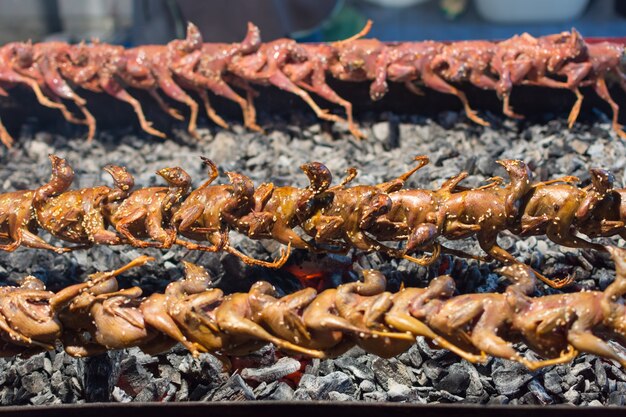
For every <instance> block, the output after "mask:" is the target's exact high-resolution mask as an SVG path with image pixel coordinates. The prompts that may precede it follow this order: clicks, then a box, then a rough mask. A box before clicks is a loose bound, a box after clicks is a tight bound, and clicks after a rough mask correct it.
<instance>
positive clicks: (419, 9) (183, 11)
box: [0, 0, 626, 46]
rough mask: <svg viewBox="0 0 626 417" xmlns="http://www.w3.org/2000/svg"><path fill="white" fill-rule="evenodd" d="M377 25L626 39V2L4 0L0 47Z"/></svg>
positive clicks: (407, 30) (386, 35)
mask: <svg viewBox="0 0 626 417" xmlns="http://www.w3.org/2000/svg"><path fill="white" fill-rule="evenodd" d="M367 19H372V20H373V21H374V27H373V29H372V31H371V32H370V35H369V36H371V37H377V38H379V39H381V40H385V41H403V40H422V39H434V40H456V39H502V38H507V37H510V36H512V35H513V34H518V33H521V32H525V31H527V32H530V33H532V34H533V35H543V34H548V33H554V32H558V31H562V30H569V29H570V28H572V27H576V28H577V29H578V30H579V31H580V32H581V33H582V34H583V35H584V36H587V37H591V36H594V37H626V1H624V0H254V1H250V0H211V1H199V0H132V1H129V0H0V42H2V43H5V42H10V41H14V40H26V39H32V40H33V41H41V40H52V39H55V40H65V41H71V42H77V41H80V40H82V39H91V38H99V39H101V40H103V41H106V42H111V43H118V44H123V45H126V46H130V45H136V44H146V43H165V42H168V41H170V40H171V39H173V38H176V37H183V36H184V29H185V24H186V22H187V21H192V22H194V23H195V24H196V25H198V26H199V27H200V29H201V30H202V33H203V34H204V39H205V41H206V42H231V41H237V40H240V39H241V38H242V37H243V36H244V33H245V30H246V25H245V24H246V22H247V21H253V22H254V23H256V24H257V25H258V26H259V27H260V28H261V33H262V35H263V38H264V40H272V39H275V38H278V37H292V38H294V39H297V40H300V41H329V40H337V39H342V38H345V37H347V36H350V35H352V34H354V33H355V32H358V30H359V29H360V28H361V27H363V24H364V23H365V21H366V20H367Z"/></svg>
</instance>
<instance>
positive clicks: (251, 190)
mask: <svg viewBox="0 0 626 417" xmlns="http://www.w3.org/2000/svg"><path fill="white" fill-rule="evenodd" d="M415 159H416V165H415V166H414V167H413V168H411V169H410V170H409V171H407V172H406V173H404V174H402V175H400V176H398V177H397V178H394V179H392V180H390V181H387V182H384V183H381V184H375V185H351V182H352V181H354V178H355V177H356V175H357V173H356V169H354V168H351V169H349V170H348V172H347V176H346V178H344V179H343V180H342V181H341V182H340V183H339V184H336V185H332V175H331V173H330V171H329V170H328V169H327V168H326V167H325V166H324V165H323V164H321V163H319V162H312V163H307V164H304V165H302V170H303V171H304V172H305V174H306V175H307V177H308V179H309V181H310V183H309V185H308V186H306V187H303V188H299V187H293V186H282V187H277V186H275V185H273V184H272V183H264V184H261V185H259V186H258V187H255V185H254V183H253V182H252V181H251V180H250V179H249V178H248V177H246V176H245V175H243V174H240V173H234V172H227V173H226V174H227V176H228V178H229V180H230V183H228V184H215V183H214V181H215V180H216V178H217V177H218V170H217V167H216V166H215V164H214V163H213V162H211V161H210V160H206V159H205V160H204V163H205V164H206V165H207V166H208V167H209V179H208V180H207V181H206V182H204V183H203V184H202V185H200V186H199V187H198V188H196V189H194V190H192V191H190V188H191V178H190V177H189V175H188V174H187V173H186V172H185V171H184V170H183V169H182V168H180V167H174V168H164V169H161V170H159V171H158V172H157V174H158V175H160V176H161V177H163V178H164V179H165V180H166V181H167V183H168V185H167V186H161V187H159V186H157V187H147V188H139V189H133V186H134V180H133V176H132V175H131V174H130V173H129V172H128V171H127V170H126V169H124V168H123V167H120V166H115V165H109V166H107V167H105V170H106V171H107V172H108V173H110V174H111V176H112V177H113V181H114V186H113V187H109V186H96V187H91V188H83V189H74V190H73V189H71V185H72V181H73V179H74V171H73V169H72V168H71V166H70V165H69V163H68V162H67V161H66V160H65V159H63V158H60V157H58V156H55V155H51V156H50V161H51V163H52V176H51V178H50V180H49V181H48V182H47V183H45V184H43V185H42V186H40V187H39V188H37V189H36V190H23V191H13V192H9V193H4V194H0V238H3V239H4V243H2V244H1V245H0V249H1V250H6V251H12V250H15V249H17V248H18V247H20V246H26V247H30V248H39V249H48V250H53V251H56V252H58V253H62V252H66V251H69V250H73V249H81V248H85V247H88V246H90V245H93V244H104V245H118V244H129V245H132V246H134V247H137V248H147V247H154V248H161V249H167V248H169V247H171V246H172V245H174V244H176V245H182V246H184V247H186V248H188V249H190V250H202V251H209V252H217V251H226V252H228V253H231V254H233V255H235V256H237V257H239V258H240V259H241V260H242V261H244V262H246V263H248V264H251V265H260V266H266V267H274V268H277V267H281V266H282V265H284V263H285V261H286V260H287V258H288V256H289V253H290V248H291V247H294V248H298V249H305V250H310V251H316V252H322V253H328V252H338V253H345V252H347V251H348V250H350V249H353V248H354V249H357V250H360V251H379V252H382V253H386V254H388V255H390V256H394V257H400V258H405V259H408V260H411V261H413V262H416V263H418V264H420V265H428V264H430V263H432V262H433V261H434V260H435V259H436V258H437V256H438V255H439V254H440V253H441V252H447V253H451V254H456V255H462V256H468V257H473V258H479V259H483V258H482V257H477V256H472V255H468V254H465V253H463V252H459V251H456V250H453V249H451V248H447V247H446V246H444V244H443V243H442V242H441V240H442V239H444V238H445V239H452V240H454V239H467V238H471V237H476V239H477V241H478V243H479V245H480V246H481V248H482V249H483V250H484V251H485V252H486V253H487V254H488V255H489V256H491V257H492V258H494V259H496V260H498V261H501V262H503V263H504V264H506V265H515V264H519V261H518V260H516V259H515V257H513V256H512V255H511V254H510V253H509V252H507V251H506V250H505V249H503V248H502V247H500V246H499V245H498V243H497V237H498V235H499V234H501V233H502V232H504V231H510V232H512V233H515V234H517V235H519V236H522V237H524V236H533V235H546V236H547V237H548V238H549V239H551V240H552V241H553V242H555V243H557V244H560V245H563V246H567V247H572V248H589V249H595V250H600V251H605V248H604V246H602V245H600V244H598V243H594V242H592V241H589V240H587V239H585V238H583V237H581V236H580V234H584V235H586V236H587V237H590V238H593V237H599V236H613V235H620V236H621V237H626V223H625V222H626V208H625V207H626V197H625V196H626V190H625V189H617V188H614V183H615V179H614V177H613V175H611V173H609V172H607V171H605V170H602V169H598V168H593V169H591V170H590V172H591V183H590V184H589V185H588V186H586V187H578V186H576V185H575V182H576V181H577V178H575V177H564V178H558V179H554V180H549V181H544V182H534V181H533V179H532V174H531V171H530V169H529V168H528V167H527V166H526V164H525V163H524V162H522V161H519V160H503V161H498V163H499V164H500V165H502V167H504V169H505V170H506V172H507V174H508V176H509V179H508V180H504V179H503V178H500V177H494V178H492V179H491V180H490V182H489V183H488V184H486V185H484V186H481V187H476V188H467V187H463V186H462V185H460V183H461V181H462V180H463V179H464V178H465V177H466V176H467V173H465V172H462V173H460V174H458V175H456V176H454V177H452V178H450V179H448V180H446V181H445V182H444V183H443V184H442V185H441V187H440V188H438V189H435V190H430V189H419V188H415V189H407V188H404V185H405V183H406V181H407V179H409V177H410V176H411V175H413V174H414V173H415V172H416V171H418V170H419V169H420V168H421V167H423V166H424V165H426V164H427V163H428V158H427V157H425V156H418V157H416V158H415ZM38 229H43V230H45V231H47V232H49V233H50V234H51V235H53V236H54V237H56V238H58V239H60V240H62V241H66V242H72V243H75V244H77V246H74V247H56V246H52V245H51V244H50V243H48V242H45V241H44V240H43V239H42V238H40V237H39V236H38V235H37V230H38ZM231 231H234V232H239V233H242V234H244V235H245V236H248V237H249V238H252V239H274V240H276V241H278V242H280V243H282V244H284V245H287V247H286V249H284V250H283V251H282V253H281V256H280V258H279V259H277V260H275V261H263V260H258V259H253V258H251V257H249V256H247V255H245V254H244V253H242V252H240V251H239V250H237V249H236V248H235V247H233V246H232V245H231V244H230V242H229V233H230V232H231ZM307 236H308V237H307ZM398 242H399V243H401V244H402V246H400V247H397V243H398ZM424 251H425V252H430V253H431V254H430V255H424V256H421V257H419V258H418V257H415V256H414V253H415V252H424ZM536 274H537V276H538V277H539V278H540V279H541V280H542V281H544V282H546V283H548V284H549V285H551V286H553V287H557V288H558V287H561V286H564V285H566V284H568V283H569V282H570V281H571V277H565V278H557V279H554V280H553V279H550V278H547V277H545V276H543V275H542V274H540V273H538V272H536Z"/></svg>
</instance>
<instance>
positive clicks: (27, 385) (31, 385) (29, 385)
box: [22, 371, 48, 394]
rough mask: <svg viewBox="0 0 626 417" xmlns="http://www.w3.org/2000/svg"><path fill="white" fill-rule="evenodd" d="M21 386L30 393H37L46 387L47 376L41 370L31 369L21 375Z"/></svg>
mask: <svg viewBox="0 0 626 417" xmlns="http://www.w3.org/2000/svg"><path fill="white" fill-rule="evenodd" d="M22 387H24V389H25V390H26V392H28V393H30V394H38V393H40V392H42V391H44V389H46V388H47V387H48V378H47V377H46V376H45V374H44V373H43V372H39V371H33V372H31V373H29V374H28V375H24V376H23V377H22Z"/></svg>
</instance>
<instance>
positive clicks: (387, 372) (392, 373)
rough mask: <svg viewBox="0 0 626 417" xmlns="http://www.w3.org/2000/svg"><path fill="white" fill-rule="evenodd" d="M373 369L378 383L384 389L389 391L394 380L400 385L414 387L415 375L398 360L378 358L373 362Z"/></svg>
mask: <svg viewBox="0 0 626 417" xmlns="http://www.w3.org/2000/svg"><path fill="white" fill-rule="evenodd" d="M372 369H373V370H374V375H375V377H376V381H377V382H378V383H379V384H380V385H381V386H382V387H383V389H385V390H387V389H388V384H389V380H390V379H393V380H394V381H395V382H397V383H398V384H403V385H408V386H411V385H413V382H414V381H415V377H414V376H413V373H412V372H411V371H410V370H409V368H407V367H406V365H404V364H403V363H402V362H400V361H398V360H397V359H383V358H376V359H374V360H373V361H372Z"/></svg>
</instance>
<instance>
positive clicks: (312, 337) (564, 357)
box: [0, 247, 626, 370]
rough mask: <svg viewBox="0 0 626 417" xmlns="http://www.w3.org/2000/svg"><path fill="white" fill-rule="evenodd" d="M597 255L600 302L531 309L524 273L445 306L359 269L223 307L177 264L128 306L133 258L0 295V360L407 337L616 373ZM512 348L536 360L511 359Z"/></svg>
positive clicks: (384, 348) (620, 339) (568, 299)
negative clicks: (59, 285)
mask: <svg viewBox="0 0 626 417" xmlns="http://www.w3.org/2000/svg"><path fill="white" fill-rule="evenodd" d="M606 250H607V251H608V252H609V253H610V255H611V257H612V258H613V260H614V261H615V265H616V279H615V281H614V282H613V283H612V284H611V285H609V286H608V287H607V289H606V290H605V291H603V292H600V291H587V292H580V293H571V294H557V295H550V296H543V297H535V298H531V297H528V294H530V293H532V292H533V291H534V287H535V281H536V277H535V274H534V272H533V271H532V269H530V268H529V267H526V266H523V265H520V264H516V265H512V266H508V267H505V268H503V269H502V270H500V272H501V273H502V274H503V275H505V276H506V277H507V278H509V280H510V281H511V282H512V285H510V286H509V287H508V288H507V290H506V292H505V293H483V294H466V295H459V296H454V292H455V284H454V281H453V280H452V278H450V277H449V276H441V277H438V278H437V279H435V280H433V281H432V282H431V283H430V285H429V286H428V288H424V289H420V288H408V289H403V290H401V291H400V292H398V293H396V294H391V293H388V292H385V291H384V289H385V284H386V283H385V279H384V277H383V276H382V275H381V274H380V273H379V272H377V271H371V270H367V271H363V276H364V281H363V282H353V283H348V284H343V285H340V286H339V287H338V288H337V289H330V290H326V291H324V292H322V293H321V294H319V295H318V294H317V293H316V291H315V290H313V289H306V290H301V291H299V292H296V293H294V294H292V295H289V296H286V297H283V298H278V297H277V295H276V291H275V289H274V288H273V287H272V286H271V285H270V284H269V283H267V282H258V283H256V284H255V285H254V286H253V287H252V289H251V290H250V291H249V292H248V293H235V294H231V295H228V296H224V295H223V294H222V292H221V291H219V290H215V289H212V288H210V277H209V276H208V274H207V273H206V272H205V271H204V270H203V269H202V268H201V267H198V266H195V265H192V264H186V265H185V269H186V277H185V279H184V280H182V281H179V282H177V283H172V284H170V286H168V288H167V289H166V292H165V294H155V295H153V296H151V297H149V298H147V299H140V298H139V296H140V295H141V294H140V292H141V291H140V290H139V289H138V288H136V287H135V288H130V289H127V290H119V289H118V287H117V281H116V280H115V276H116V275H119V274H120V273H122V272H124V271H125V270H128V269H130V268H132V267H133V266H137V265H140V264H142V263H145V262H146V261H147V260H148V259H149V258H146V257H141V258H138V259H136V260H135V261H133V262H131V263H130V264H128V265H126V266H125V267H123V268H120V269H118V270H116V271H112V272H107V273H98V274H94V275H93V276H91V277H90V280H89V281H87V282H85V283H83V284H77V285H74V286H71V287H68V288H67V289H65V290H63V291H60V292H58V293H56V294H54V293H50V292H47V291H45V289H44V288H43V285H42V283H41V282H40V281H38V280H37V279H35V278H32V277H28V278H27V279H25V280H24V281H23V283H22V284H21V286H20V287H4V288H2V289H0V336H1V337H2V338H3V339H4V340H5V342H6V345H5V346H3V347H2V349H1V350H0V353H1V354H3V355H9V354H15V353H20V352H21V353H27V354H30V353H33V352H35V351H37V350H42V349H50V348H52V346H53V344H54V342H55V341H56V340H57V339H58V338H59V337H61V338H62V340H63V342H64V344H65V348H66V350H67V351H68V353H70V354H72V355H76V356H84V355H92V354H97V353H100V352H102V351H104V350H106V349H115V348H122V347H128V346H139V347H141V348H142V349H145V350H147V351H148V352H157V351H160V350H163V349H167V348H169V347H171V346H172V344H173V343H175V342H181V343H183V344H184V345H185V346H187V347H188V348H189V349H190V350H191V351H192V352H193V353H194V354H196V355H197V354H198V353H199V352H211V353H217V354H243V353H247V352H250V351H251V350H254V349H256V348H258V346H260V345H263V344H265V343H274V344H275V345H276V346H278V347H279V348H281V349H284V350H286V351H288V352H295V353H298V354H304V355H307V356H312V357H328V356H333V355H336V354H339V353H341V352H343V351H345V350H346V349H348V348H349V347H351V346H353V345H354V344H357V343H358V344H359V345H361V346H362V347H363V348H364V349H366V350H368V351H370V352H372V353H375V354H378V355H382V356H391V355H394V354H398V353H400V352H401V351H403V350H405V349H407V348H408V347H409V346H410V344H411V343H412V341H413V338H414V337H415V336H418V335H419V336H425V337H427V338H428V339H430V340H432V342H433V343H435V344H436V345H438V346H439V347H441V348H446V349H450V350H451V351H453V352H455V353H458V354H459V355H461V356H462V357H463V358H465V359H467V360H469V361H472V362H480V361H484V359H485V357H486V356H487V355H489V356H495V357H499V358H503V359H508V360H514V361H517V362H520V363H521V364H523V365H524V366H526V367H527V368H528V369H530V370H534V369H538V368H541V367H544V366H548V365H554V364H559V363H564V362H567V361H570V360H571V359H573V358H574V357H575V356H576V355H577V354H578V352H587V353H591V354H595V355H598V356H600V357H603V358H607V359H613V360H617V361H619V362H620V364H622V366H626V360H624V359H623V358H622V357H621V356H620V355H619V354H618V353H617V352H616V351H615V350H614V349H613V348H612V347H611V346H610V345H609V344H608V341H609V340H614V341H616V342H617V343H619V344H622V345H624V344H626V311H625V310H624V305H623V304H624V303H623V298H622V297H623V295H624V294H625V293H626V250H624V249H618V248H612V247H607V248H606ZM396 331H397V332H396ZM85 334H89V335H90V337H85V336H84V335H85ZM517 342H524V343H525V344H526V345H527V346H528V347H529V348H530V349H531V350H533V351H534V352H536V353H538V354H539V355H541V356H543V357H544V358H546V359H540V360H535V359H528V358H526V357H524V356H522V355H521V354H520V353H519V352H518V351H517V350H516V349H515V348H514V343H517Z"/></svg>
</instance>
